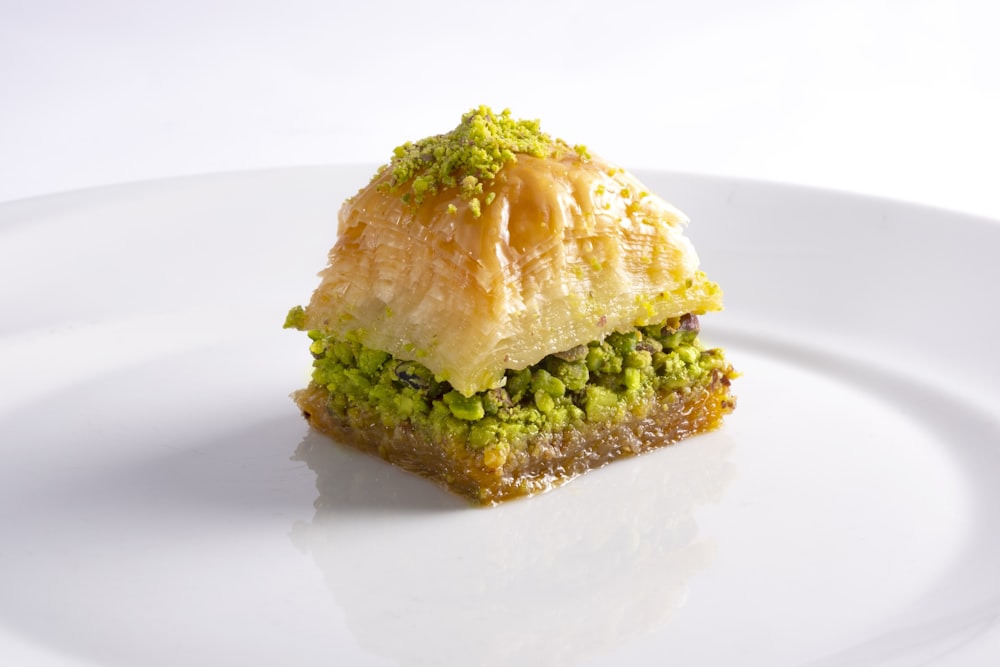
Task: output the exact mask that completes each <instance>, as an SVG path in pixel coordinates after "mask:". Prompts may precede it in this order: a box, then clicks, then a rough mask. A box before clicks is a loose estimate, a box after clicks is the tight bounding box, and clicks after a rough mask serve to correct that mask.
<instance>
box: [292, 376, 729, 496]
mask: <svg viewBox="0 0 1000 667" xmlns="http://www.w3.org/2000/svg"><path fill="white" fill-rule="evenodd" d="M734 376H735V373H733V371H732V369H731V368H729V369H727V370H725V371H721V370H715V371H712V373H711V376H710V377H709V378H708V379H707V381H704V382H702V383H700V384H698V385H696V386H693V387H685V388H682V389H677V390H674V391H671V392H666V393H660V394H657V395H654V396H652V397H651V398H650V400H649V401H647V402H646V403H645V404H644V405H640V406H639V407H638V408H637V409H636V410H634V411H633V412H632V415H631V416H630V417H629V418H626V419H625V420H623V421H617V422H614V423H597V424H583V425H581V426H578V427H574V428H568V429H566V430H564V431H562V432H558V433H543V434H538V435H535V436H532V437H530V438H529V439H528V440H527V441H526V442H525V443H523V444H522V445H521V446H519V447H516V448H512V450H511V452H510V454H509V455H508V457H507V460H506V462H505V463H504V465H503V466H502V467H500V468H491V467H489V466H487V465H485V464H484V461H483V452H482V450H475V449H470V448H468V447H465V446H464V445H462V443H443V442H437V441H434V440H432V439H430V438H429V437H427V435H426V434H424V433H421V432H418V431H417V430H416V429H414V428H413V427H412V425H411V424H410V423H409V422H408V421H407V422H404V423H403V424H401V425H400V426H396V427H390V426H385V425H384V424H383V423H382V420H381V419H380V417H379V415H377V414H376V413H375V412H374V411H373V410H370V409H364V408H358V409H353V410H351V411H350V412H349V413H348V414H347V416H337V415H334V414H333V413H332V412H331V411H330V410H329V409H328V408H327V402H328V399H329V393H328V392H327V390H326V389H324V388H322V387H318V386H316V385H311V386H309V387H308V388H306V389H303V390H301V391H299V392H296V393H295V395H294V396H293V398H294V399H295V402H296V403H297V404H298V406H299V407H300V408H301V409H302V412H303V415H304V416H305V417H306V419H307V420H308V421H309V424H310V425H311V426H313V427H314V428H316V429H317V430H319V431H321V432H322V433H325V434H326V435H328V436H330V437H331V438H333V439H334V440H336V441H338V442H341V443H344V444H347V445H350V446H352V447H355V448H357V449H360V450H362V451H365V452H369V453H371V454H376V455H378V456H380V457H381V458H383V459H385V460H386V461H389V462H390V463H392V464H394V465H397V466H399V467H400V468H403V469H405V470H408V471H410V472H415V473H417V474H419V475H422V476H424V477H427V478H428V479H431V480H432V481H434V482H437V483H438V484H440V485H442V486H444V487H445V488H447V489H450V490H451V491H454V492H456V493H459V494H461V495H463V496H466V497H467V498H469V499H470V500H472V501H473V502H476V503H479V504H483V505H493V504H496V503H498V502H501V501H504V500H508V499H510V498H515V497H518V496H524V495H530V494H534V493H539V492H542V491H547V490H549V489H551V488H553V487H555V486H559V485H561V484H564V483H565V482H568V481H569V480H571V479H573V478H574V477H577V476H579V475H582V474H583V473H585V472H587V471H588V470H593V469H595V468H599V467H601V466H604V465H605V464H607V463H609V462H611V461H614V460H615V459H620V458H624V457H627V456H635V455H637V454H642V453H644V452H647V451H650V450H653V449H657V448H660V447H663V446H666V445H669V444H671V443H674V442H677V441H679V440H682V439H684V438H687V437H690V436H692V435H696V434H698V433H703V432H706V431H710V430H712V429H714V428H716V427H718V426H719V425H720V424H721V422H722V418H723V417H724V416H725V415H726V414H728V413H730V412H732V411H733V408H734V407H735V405H736V401H735V398H734V397H733V396H732V394H731V393H730V391H729V385H730V380H731V379H732V378H733V377H734Z"/></svg>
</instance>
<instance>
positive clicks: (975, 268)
mask: <svg viewBox="0 0 1000 667" xmlns="http://www.w3.org/2000/svg"><path fill="white" fill-rule="evenodd" d="M370 172H371V170H370V169H368V168H367V167H322V168H302V169H286V170H276V171H262V172H249V173H238V174H223V175H215V176H205V177H197V178H187V179H179V180H170V181H161V182H152V183H140V184H132V185H123V186H118V187H112V188H103V189H96V190H87V191H80V192H73V193H67V194H64V195H59V196H54V197H46V198H39V199H30V200H23V201H19V202H13V203H10V204H5V205H3V206H0V283H2V284H3V286H4V287H3V290H2V291H0V306H2V312H3V316H2V318H0V369H2V377H3V382H2V383H0V446H2V451H3V457H4V463H3V466H2V467H0V659H2V661H3V662H4V663H5V664H21V665H50V664H51V665H112V666H117V665H121V666H125V665H135V664H143V665H180V664H183V665H213V666H214V665H219V664H242V665H274V664H294V665H300V666H308V665H330V664H349V665H406V666H409V665H446V664H481V665H511V664H522V665H523V664H545V665H579V664H587V665H622V664H628V665H662V664H664V663H665V661H666V658H665V656H669V662H670V663H671V664H679V665H735V664H739V665H767V666H769V667H773V666H778V665H814V666H815V665H822V666H834V665H913V664H928V665H969V664H985V662H987V661H991V660H992V659H996V658H997V657H998V656H1000V626H998V622H997V621H998V618H1000V566H998V565H997V564H998V563H1000V530H997V527H998V522H1000V519H998V516H1000V485H997V484H996V480H997V479H1000V420H998V417H997V414H998V408H997V406H998V405H1000V379H998V377H1000V350H998V346H997V344H996V341H997V339H998V335H1000V316H998V314H997V309H996V306H995V304H994V302H993V297H992V295H991V294H990V293H991V292H992V290H993V288H994V287H995V286H996V285H998V284H1000V268H998V265H997V261H996V257H998V256H1000V224H998V223H996V222H993V221H989V220H984V219H976V218H972V217H968V216H963V215H959V214H954V213H949V212H946V211H939V210H933V209H927V208H921V207H917V206H912V205H907V204H903V203H898V202H891V201H884V200H878V199H871V198H863V197H857V196H851V195H847V194H843V193H836V192H827V191H821V190H813V189H803V188H791V187H785V186H780V185H773V184H764V183H755V182H747V181H739V180H732V179H720V178H708V177H700V176H694V175H685V174H671V173H650V172H646V173H643V172H640V173H639V175H640V177H641V178H643V179H644V180H645V182H646V184H647V185H648V186H650V188H651V189H652V190H653V191H655V192H658V193H659V194H661V195H662V196H664V197H665V198H666V199H668V200H670V201H672V202H673V203H675V204H676V205H678V206H679V207H680V208H682V209H683V210H685V211H686V212H687V213H688V214H689V215H690V216H691V218H692V220H693V222H692V224H691V227H690V228H689V233H690V235H691V236H692V238H693V239H694V242H695V245H696V247H697V248H698V250H699V254H700V255H701V258H702V265H703V268H704V269H705V270H706V271H707V272H708V274H709V275H710V276H711V277H712V278H714V279H715V280H717V281H718V282H720V283H721V284H722V285H723V287H724V288H725V290H726V300H727V301H726V302H727V310H726V311H725V312H723V313H719V314H713V315H710V316H706V317H704V318H703V319H702V325H703V329H702V331H703V337H704V338H706V339H707V340H709V341H710V342H714V343H718V344H721V345H723V346H725V347H726V348H727V350H728V354H729V356H730V358H731V360H732V361H733V363H734V364H735V365H736V366H737V367H738V368H739V370H741V371H742V372H743V373H744V376H743V377H742V378H741V379H740V380H739V381H738V383H737V385H736V389H737V393H738V395H739V401H740V402H739V407H738V409H737V411H736V412H735V413H734V414H733V415H731V416H730V418H729V419H728V421H727V422H726V424H725V426H724V427H723V428H722V429H721V430H719V431H717V432H715V433H712V434H709V435H705V436H702V437H699V438H695V439H693V440H690V441H687V442H684V443H681V444H678V445H675V446H673V447H670V448H667V449H665V450H661V451H659V452H655V453H653V454H650V455H646V456H643V457H639V458H637V459H632V460H628V461H621V462H618V463H615V464H613V465H611V466H608V467H607V468H604V469H602V470H600V471H597V472H594V473H591V474H589V475H587V476H585V477H583V478H581V479H578V480H576V481H574V482H572V483H571V484H569V485H567V486H565V487H563V488H561V489H559V490H556V491H554V492H551V493H548V494H545V495H542V496H538V497H535V498H532V499H529V500H520V501H515V502H512V503H509V504H506V505H502V506H500V507H496V508H492V509H473V508H470V507H468V506H466V505H465V504H464V502H463V501H461V500H459V499H457V498H455V497H452V496H450V495H448V494H446V493H445V492H443V491H441V490H439V489H438V488H436V487H435V486H433V485H431V484H429V483H427V482H425V481H423V480H421V479H418V478H416V477H413V476H411V475H408V474H405V473H402V472H400V471H398V470H396V469H394V468H392V467H391V466H389V465H387V464H385V463H382V462H381V461H378V460H374V459H372V458H369V457H366V456H363V455H360V454H357V453H355V452H352V451H348V450H346V449H345V448H342V447H340V446H338V445H335V444H333V443H331V442H330V441H328V440H326V439H325V438H323V437H321V436H318V435H316V434H315V433H313V432H311V431H310V430H309V429H308V428H307V427H306V425H305V423H304V421H303V420H302V419H301V418H300V417H299V415H298V414H297V412H296V409H295V407H294V405H293V404H292V403H291V401H290V400H289V399H288V394H289V393H290V392H292V391H293V390H295V389H297V388H299V387H300V386H303V385H304V383H305V382H306V380H307V377H308V369H309V362H310V357H309V355H308V352H307V350H306V341H305V337H304V336H303V335H302V334H300V333H298V332H290V331H283V330H282V329H281V323H282V321H283V318H284V315H285V312H286V311H287V309H288V307H289V306H292V305H295V304H297V303H303V302H304V301H305V300H306V299H307V298H308V295H309V293H310V292H311V290H312V289H313V287H314V286H315V284H316V278H315V273H316V272H317V271H318V270H319V269H320V268H321V267H322V266H323V264H324V262H325V257H326V251H327V250H328V248H329V247H330V245H332V242H333V239H334V235H335V219H336V211H337V208H338V207H339V204H340V202H341V201H342V200H343V199H344V198H345V197H347V196H348V195H350V194H352V193H353V192H354V191H355V190H356V188H357V187H358V186H359V185H360V184H363V183H365V182H367V178H368V175H369V174H370Z"/></svg>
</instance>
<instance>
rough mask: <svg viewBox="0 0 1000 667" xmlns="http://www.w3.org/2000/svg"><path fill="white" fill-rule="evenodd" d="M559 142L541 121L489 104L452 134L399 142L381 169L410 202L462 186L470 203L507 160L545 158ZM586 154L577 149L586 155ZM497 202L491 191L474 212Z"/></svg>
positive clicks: (390, 184)
mask: <svg viewBox="0 0 1000 667" xmlns="http://www.w3.org/2000/svg"><path fill="white" fill-rule="evenodd" d="M557 143H561V142H557V141H554V140H553V139H552V138H551V137H550V136H549V135H547V134H545V133H544V132H542V131H541V129H540V127H539V122H538V121H537V120H515V119H514V118H511V112H510V110H509V109H504V110H503V111H502V112H500V113H499V114H498V113H494V112H493V111H492V110H491V109H490V108H489V107H487V106H485V105H484V106H480V107H478V108H475V109H472V110H471V111H469V112H468V113H466V114H464V115H463V116H462V121H461V123H459V125H458V127H456V128H455V129H454V130H452V131H451V132H448V133H446V134H439V135H435V136H431V137H427V138H425V139H421V140H419V141H416V142H406V143H405V144H402V145H400V146H397V147H396V148H395V150H393V154H392V160H391V161H390V163H389V164H388V165H385V166H384V167H382V168H380V170H379V173H380V174H381V173H383V172H384V171H385V170H386V169H388V170H389V172H390V174H391V178H390V180H389V181H388V182H387V183H385V184H384V187H385V188H386V189H387V190H388V191H391V192H397V191H400V197H401V198H402V199H403V200H404V201H405V202H407V203H412V204H414V205H419V204H420V203H421V202H422V201H423V200H424V198H425V197H427V196H429V195H433V194H436V193H437V192H439V191H441V190H444V189H447V188H459V189H460V192H461V196H462V198H463V199H465V200H467V201H469V202H470V203H471V202H472V201H477V200H480V197H479V196H480V195H482V194H483V192H484V184H486V185H488V184H489V182H490V181H492V180H493V178H494V177H495V176H496V174H497V172H499V171H500V169H501V168H502V167H503V166H504V165H505V164H507V163H508V162H514V161H516V160H517V155H518V154H526V155H532V156H534V157H545V156H546V155H549V154H550V153H551V152H552V151H553V149H554V147H555V145H556V144H557ZM581 148H582V149H583V153H581V152H580V149H581ZM585 152H586V149H585V148H583V147H577V153H578V154H580V155H581V157H583V156H584V153H585ZM588 157H589V155H588ZM492 201H493V198H492V197H491V196H490V195H486V199H485V200H484V201H480V203H479V204H477V205H474V206H471V207H470V208H471V209H472V213H473V215H474V216H477V217H478V215H479V214H480V213H481V206H482V204H483V203H485V204H486V205H489V204H490V202H492Z"/></svg>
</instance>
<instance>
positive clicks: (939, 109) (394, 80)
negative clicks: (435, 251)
mask: <svg viewBox="0 0 1000 667" xmlns="http://www.w3.org/2000/svg"><path fill="white" fill-rule="evenodd" d="M998 30H1000V5H998V4H997V3H994V2H991V1H990V0H980V1H978V2H977V1H975V0H923V1H915V2H905V1H902V0H835V1H810V2H791V1H788V0H760V1H757V2H737V1H736V0H711V1H707V2H691V1H690V0H685V1H683V2H680V1H674V0H669V1H666V2H648V3H644V2H638V1H637V0H620V1H611V0H606V1H604V2H596V1H592V0H591V1H588V0H580V1H577V2H570V1H568V0H563V1H560V2H542V1H541V0H531V1H527V0H510V1H507V2H503V3H496V2H471V1H465V2H447V1H443V0H424V1H423V2H412V1H408V2H403V1H399V0H382V1H381V2H361V1H360V0H357V1H355V2H350V3H348V2H338V1H336V0H334V1H332V2H331V1H320V0H285V1H281V2H278V1H253V0H174V1H171V2H140V1H135V0H91V1H89V2H87V1H83V0H81V1H79V2H74V1H71V0H23V1H22V0H0V201H6V200H11V199H17V198H22V197H30V196H37V195H42V194H46V193H52V192H57V191H62V190H67V189H75V188H83V187H91V186H96V185H106V184H112V183H120V182H123V181H134V180H143V179H150V178H162V177H170V176H176V175H186V174H198V173H205V172H214V171H220V170H239V169H254V168H261V167H272V166H286V165H302V164H329V163H345V162H372V163H374V162H384V161H385V160H386V159H387V158H388V156H389V154H390V151H391V149H392V148H393V147H394V146H395V145H397V144H399V143H401V142H402V141H404V140H406V139H416V138H419V137H422V136H426V135H428V134H433V133H437V132H441V131H446V130H448V129H450V128H451V127H453V126H454V125H455V124H456V123H457V121H458V118H459V117H460V115H461V113H462V112H464V111H465V110H467V109H468V108H470V107H472V106H475V105H478V104H481V103H485V104H490V105H492V106H494V107H501V108H502V107H510V108H511V109H512V110H513V112H514V114H515V116H519V117H528V118H540V119H541V120H542V122H543V128H544V129H546V130H548V131H549V132H550V133H552V134H554V135H557V136H560V137H563V138H565V139H567V140H568V141H570V142H572V143H586V144H587V145H588V146H590V147H591V149H592V150H594V151H596V152H598V153H600V154H602V155H604V156H605V157H607V158H609V159H611V160H613V161H616V162H619V163H621V164H623V165H624V166H626V167H628V168H641V167H654V168H664V169H674V170H682V171H692V172H699V173H709V174H724V175H738V176H745V177H750V178H758V179H767V180H776V181H784V182H792V183H803V184H810V185H820V186H824V187H830V188H836V189H845V190H852V191H859V192H865V193H871V194H877V195H882V196H887V197H892V198H899V199H906V200H911V201H916V202H920V203H926V204H931V205H935V206H941V207H947V208H952V209H958V210H963V211H968V212H973V213H980V214H984V215H988V216H991V217H995V218H1000V194H998V188H997V183H998V182H1000V164H998V156H1000V129H998V126H1000V121H998V120H997V119H998V118H1000V39H998V38H997V34H998Z"/></svg>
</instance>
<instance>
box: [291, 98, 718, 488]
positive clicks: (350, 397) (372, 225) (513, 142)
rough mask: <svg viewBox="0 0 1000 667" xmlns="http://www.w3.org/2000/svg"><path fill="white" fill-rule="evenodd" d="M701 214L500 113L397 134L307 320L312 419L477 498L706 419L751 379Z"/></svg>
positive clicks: (554, 477)
mask: <svg viewBox="0 0 1000 667" xmlns="http://www.w3.org/2000/svg"><path fill="white" fill-rule="evenodd" d="M686 223H687V220H686V218H685V216H684V215H683V214H682V213H681V212H680V211H678V210H677V209H675V208H673V207H672V206H671V205H669V204H668V203H666V202H665V201H663V200H662V199H660V198H659V197H657V196H656V195H653V194H652V193H650V192H649V191H648V190H646V188H645V187H644V186H643V185H642V183H640V182H639V181H638V180H636V179H635V178H634V177H633V176H631V175H630V174H629V173H627V172H625V171H624V170H623V169H621V168H619V167H616V166H614V165H612V164H611V163H609V162H606V161H605V160H603V159H601V158H600V157H598V156H596V155H593V154H591V153H590V152H589V151H588V150H587V149H586V148H585V147H583V146H570V145H568V144H566V143H565V142H563V141H562V140H559V139H553V138H551V137H549V136H548V135H546V134H544V133H543V132H541V131H540V129H539V125H538V122H537V121H521V120H514V119H512V118H511V116H510V112H509V111H504V112H503V113H500V114H495V113H493V112H492V111H491V110H490V109H488V108H486V107H480V108H478V109H474V110H472V111H470V112H469V113H467V114H465V115H464V116H463V117H462V122H461V123H460V124H459V126H458V127H457V128H455V129H454V130H452V131H451V132H449V133H447V134H443V135H438V136H433V137H429V138H427V139H423V140H421V141H418V142H415V143H406V144H403V145H402V146H400V147H398V148H396V150H395V152H394V154H393V158H392V160H391V162H390V163H389V164H388V165H385V166H384V167H382V168H381V169H379V170H378V172H377V173H376V174H375V176H374V177H373V178H372V180H371V182H370V183H369V184H368V185H366V186H365V187H364V188H362V189H361V190H360V191H359V192H358V193H357V194H356V195H354V196H353V197H352V198H350V199H349V200H347V202H345V203H344V205H343V208H342V209H341V211H340V224H339V228H338V231H339V236H338V239H337V242H336V245H334V247H333V249H332V250H331V251H330V256H329V257H330V263H329V266H328V267H327V268H326V269H325V270H323V272H322V273H321V274H320V276H321V278H322V281H321V283H320V285H319V287H318V288H317V289H316V291H315V292H314V294H313V295H312V299H311V300H310V302H309V305H308V306H306V307H305V308H302V307H296V308H293V309H292V310H291V311H290V312H289V315H288V320H287V322H286V326H288V327H293V328H296V329H301V330H303V331H308V332H309V337H310V339H311V340H312V344H311V347H310V350H311V351H312V354H313V356H314V358H315V361H314V363H313V366H314V368H313V375H312V382H311V383H310V385H309V386H308V387H307V388H306V389H304V390H302V391H300V392H297V393H296V394H295V400H296V402H297V403H298V405H299V406H300V408H301V409H302V411H303V413H304V414H305V416H306V418H307V419H308V420H309V422H310V424H312V426H314V427H315V428H317V429H319V430H320V431H322V432H324V433H327V434H328V435H330V436H332V437H333V438H334V439H335V440H338V441H340V442H343V443H346V444H350V445H353V446H355V447H358V448H360V449H362V450H365V451H369V452H372V453H376V454H378V455H379V456H381V457H382V458H384V459H386V460H388V461H390V462H392V463H395V464H397V465H399V466H401V467H403V468H405V469H407V470H411V471H414V472H417V473H420V474H422V475H424V476H426V477H429V478H431V479H433V480H435V481H437V482H439V483H441V484H442V485H444V486H446V487H448V488H450V489H452V490H454V491H457V492H459V493H462V494H464V495H466V496H468V497H469V498H471V499H473V500H474V501H476V502H480V503H484V504H491V503H495V502H497V501H501V500H504V499H507V498H510V497H513V496H519V495H525V494H531V493H535V492H538V491H543V490H547V489H549V488H551V487H552V486H554V485H556V484H559V483H561V482H564V481H567V480H569V479H571V478H573V477H575V476H577V475H579V474H581V473H583V472H586V471H587V470H590V469H592V468H595V467H599V466H601V465H603V464H605V463H607V462H609V461H611V460H614V459H617V458H621V457H624V456H629V455H634V454H638V453H641V452H644V451H647V450H650V449H654V448H656V447H660V446H663V445H666V444H669V443H671V442H675V441H677V440H679V439H681V438H685V437H687V436H690V435H693V434H696V433H699V432H703V431H706V430H710V429H712V428H715V427H716V426H718V425H719V424H720V423H721V420H722V417H723V415H725V414H727V413H729V412H731V411H732V409H733V407H734V405H735V401H734V398H733V396H732V395H731V394H730V392H729V386H730V380H731V379H732V378H734V377H735V373H734V371H733V369H732V367H731V366H730V365H729V364H728V363H727V361H726V360H725V358H724V356H723V353H722V351H721V350H719V349H708V348H707V347H705V346H703V345H702V343H701V342H700V340H699V338H698V332H699V324H698V315H701V314H703V313H706V312H708V311H714V310H719V309H721V306H722V295H721V291H720V290H719V287H718V286H717V285H716V284H715V283H712V282H710V281H709V280H708V279H706V277H705V275H704V274H703V273H701V272H700V271H699V269H698V257H697V255H696V254H695V250H694V248H693V247H692V246H691V243H690V241H689V240H688V239H687V238H686V237H685V236H684V225H685V224H686Z"/></svg>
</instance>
